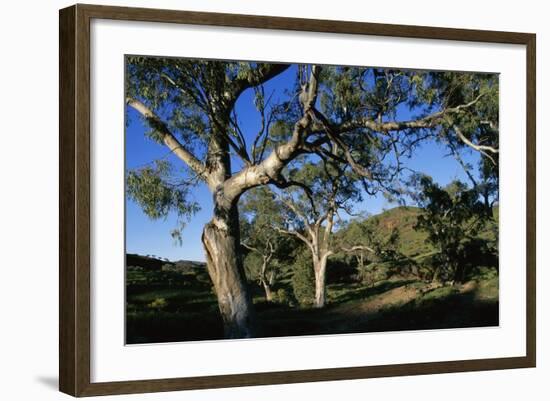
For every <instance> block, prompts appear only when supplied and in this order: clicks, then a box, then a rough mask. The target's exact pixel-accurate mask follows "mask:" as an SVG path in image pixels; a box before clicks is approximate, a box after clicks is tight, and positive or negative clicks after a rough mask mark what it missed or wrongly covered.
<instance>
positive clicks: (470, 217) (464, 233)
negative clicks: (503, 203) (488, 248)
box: [415, 176, 486, 282]
mask: <svg viewBox="0 0 550 401" xmlns="http://www.w3.org/2000/svg"><path fill="white" fill-rule="evenodd" d="M419 186H420V188H421V192H420V194H419V197H418V201H419V204H420V205H421V206H422V208H423V213H422V214H421V215H420V216H418V221H417V223H416V225H415V228H416V229H420V230H423V231H426V232H427V233H428V241H429V242H430V243H431V244H432V245H434V247H435V248H436V249H437V251H438V253H437V254H436V256H435V262H436V266H435V268H434V273H433V277H432V281H439V280H441V278H442V277H443V278H444V279H448V280H450V281H452V282H462V281H464V279H465V277H466V273H467V271H466V266H465V265H466V263H465V262H466V256H467V255H466V253H467V252H466V250H467V249H468V248H469V244H470V243H472V241H473V242H476V241H477V240H478V238H476V235H477V234H478V233H479V232H480V230H481V229H482V228H484V226H485V217H486V214H485V205H484V204H483V201H482V200H481V199H480V197H479V194H478V192H477V190H476V188H469V187H468V186H467V185H466V184H464V183H463V182H460V181H453V182H451V183H450V184H449V185H447V186H446V187H441V186H440V185H438V184H437V183H435V182H434V181H433V180H432V178H431V177H428V176H421V177H419Z"/></svg>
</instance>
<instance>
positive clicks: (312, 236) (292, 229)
mask: <svg viewBox="0 0 550 401" xmlns="http://www.w3.org/2000/svg"><path fill="white" fill-rule="evenodd" d="M327 154H330V155H332V156H334V157H339V150H338V145H336V144H334V143H331V149H330V150H329V151H328V152H327ZM289 170H290V171H289V172H288V175H289V177H292V179H293V181H295V182H297V183H301V185H295V186H293V187H290V188H288V189H286V190H284V191H278V192H277V200H278V201H279V202H280V204H281V207H280V209H281V210H282V211H283V216H284V218H283V219H282V220H279V225H274V228H275V229H276V230H277V231H279V232H280V233H284V234H287V235H291V236H294V237H296V238H298V239H299V240H300V241H302V242H303V243H304V244H305V245H306V247H307V249H308V250H309V252H310V255H311V266H312V268H313V273H314V277H315V298H314V303H313V305H314V306H315V307H316V308H322V307H324V306H325V302H326V270H327V263H328V259H329V257H330V256H331V255H334V254H335V253H336V252H337V251H338V250H337V249H336V248H335V246H334V243H333V231H334V228H335V224H336V222H337V218H338V217H339V212H344V213H347V214H351V213H352V210H353V207H352V204H353V202H357V201H360V200H361V194H362V192H361V189H360V188H359V187H358V185H357V175H356V174H355V173H354V172H353V170H352V169H351V167H350V166H349V164H346V163H340V162H337V161H335V160H334V159H333V158H329V157H327V156H326V155H323V157H322V158H321V159H320V160H317V161H312V160H311V158H298V159H297V160H295V161H294V162H293V163H292V164H291V166H289ZM281 223H282V224H281ZM275 224H276V223H275Z"/></svg>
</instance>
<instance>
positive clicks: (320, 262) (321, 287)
mask: <svg viewBox="0 0 550 401" xmlns="http://www.w3.org/2000/svg"><path fill="white" fill-rule="evenodd" d="M313 270H314V272H315V301H314V304H313V306H314V307H316V308H323V307H324V306H325V303H326V270H327V256H321V257H320V258H314V261H313Z"/></svg>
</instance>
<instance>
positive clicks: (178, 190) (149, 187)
mask: <svg viewBox="0 0 550 401" xmlns="http://www.w3.org/2000/svg"><path fill="white" fill-rule="evenodd" d="M172 179H173V176H172V166H171V164H170V163H168V162H167V161H165V160H157V161H155V162H154V163H153V165H152V166H146V167H142V168H139V169H137V170H130V171H128V173H127V177H126V192H127V194H128V197H129V198H130V199H132V200H134V201H135V202H136V203H137V204H138V205H140V206H141V208H142V210H143V212H144V213H145V214H146V215H147V216H149V218H151V219H160V218H166V217H168V215H169V214H170V212H172V211H173V212H175V213H176V216H177V218H178V223H179V227H177V228H176V229H174V231H172V236H173V237H174V239H176V240H179V241H180V242H181V236H180V229H181V228H183V226H184V224H185V220H186V219H187V218H189V217H191V216H192V215H193V214H195V213H196V212H197V211H198V210H199V205H198V204H197V203H196V202H193V201H190V200H189V196H188V195H189V190H190V186H191V185H190V184H188V183H186V182H179V183H173V182H172V181H171V180H172Z"/></svg>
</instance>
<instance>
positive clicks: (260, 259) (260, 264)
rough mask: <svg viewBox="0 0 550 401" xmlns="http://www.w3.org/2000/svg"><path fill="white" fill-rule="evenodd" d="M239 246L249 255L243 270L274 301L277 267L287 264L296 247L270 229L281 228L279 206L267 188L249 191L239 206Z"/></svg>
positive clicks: (285, 237) (281, 216)
mask: <svg viewBox="0 0 550 401" xmlns="http://www.w3.org/2000/svg"><path fill="white" fill-rule="evenodd" d="M241 214H242V217H241V244H242V246H243V247H244V248H246V249H247V250H248V251H249V254H248V255H247V258H246V260H245V268H246V270H247V272H249V273H250V275H251V276H252V277H253V278H254V279H257V280H258V282H259V284H260V285H261V286H262V287H263V289H264V292H265V298H266V301H268V302H270V301H272V300H273V292H272V287H273V285H274V282H275V278H276V275H277V267H280V266H281V265H282V264H285V263H289V262H290V257H291V256H290V255H291V254H292V253H293V250H294V248H295V244H294V243H293V241H291V240H290V239H289V238H288V237H287V236H285V235H282V234H281V233H279V232H278V231H277V230H275V229H274V228H273V226H274V225H280V224H282V219H283V213H281V209H280V204H279V203H278V202H276V200H275V197H274V194H273V192H272V191H270V190H269V189H268V187H267V186H262V187H258V188H255V189H253V190H251V191H248V192H247V193H246V195H245V196H244V199H243V200H242V205H241Z"/></svg>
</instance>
